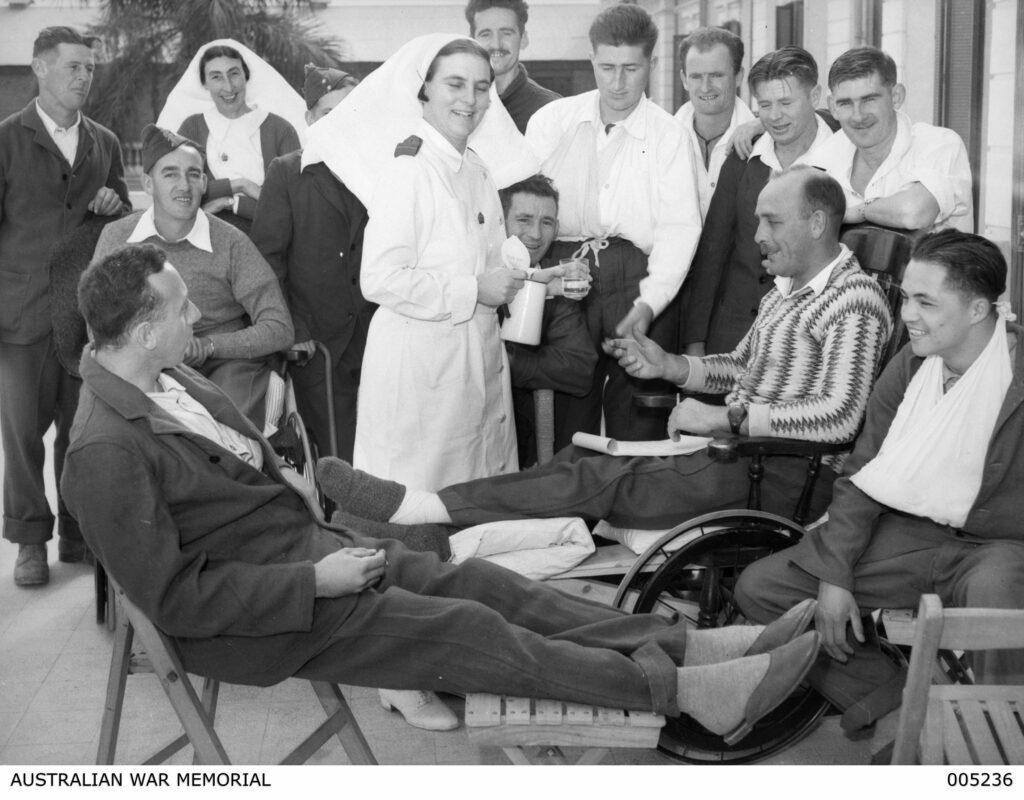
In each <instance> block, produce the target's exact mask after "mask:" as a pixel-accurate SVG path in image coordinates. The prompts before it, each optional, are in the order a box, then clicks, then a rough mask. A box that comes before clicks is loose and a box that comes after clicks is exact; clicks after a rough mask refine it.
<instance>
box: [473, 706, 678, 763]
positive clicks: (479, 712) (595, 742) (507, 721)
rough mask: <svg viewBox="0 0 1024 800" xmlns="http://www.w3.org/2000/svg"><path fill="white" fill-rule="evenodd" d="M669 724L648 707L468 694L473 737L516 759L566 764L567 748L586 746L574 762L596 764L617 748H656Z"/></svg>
mask: <svg viewBox="0 0 1024 800" xmlns="http://www.w3.org/2000/svg"><path fill="white" fill-rule="evenodd" d="M664 724H665V718H664V717H663V716H660V715H658V714H651V713H649V712H643V711H621V710H619V709H613V708H601V707H599V706H588V705H579V704H577V703H563V702H561V701H559V700H534V699H531V698H529V697H503V696H500V695H496V694H469V695H466V731H467V733H468V735H469V740H470V741H471V742H475V743H476V744H478V745H491V746H497V747H500V748H501V749H502V750H504V751H505V755H507V756H508V757H509V759H510V760H511V761H512V763H513V764H541V763H548V764H566V763H568V762H567V761H566V758H565V755H564V754H563V753H562V751H561V748H562V747H585V748H587V749H586V750H585V751H584V752H583V754H582V755H581V756H580V757H579V759H578V760H577V761H576V762H575V763H577V764H597V763H599V762H600V761H601V760H602V759H603V758H604V757H605V756H606V755H607V754H608V750H609V749H610V748H612V747H630V748H652V747H656V746H657V744H658V737H659V736H660V735H661V728H662V726H663V725H664ZM527 748H539V750H538V751H537V752H530V751H529V750H528V749H527Z"/></svg>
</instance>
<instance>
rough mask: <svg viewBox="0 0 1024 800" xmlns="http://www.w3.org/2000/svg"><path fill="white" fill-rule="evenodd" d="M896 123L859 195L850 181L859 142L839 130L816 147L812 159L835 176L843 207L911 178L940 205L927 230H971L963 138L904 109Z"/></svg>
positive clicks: (886, 191)
mask: <svg viewBox="0 0 1024 800" xmlns="http://www.w3.org/2000/svg"><path fill="white" fill-rule="evenodd" d="M896 124H897V128H896V138H895V140H894V141H893V143H892V149H891V150H890V151H889V155H888V156H886V158H885V161H883V162H882V164H881V165H880V166H879V167H878V169H877V170H875V174H874V175H872V176H871V180H870V181H868V185H867V186H866V187H864V193H863V194H860V193H859V192H857V191H856V190H855V189H854V188H853V186H852V184H851V183H850V177H851V174H852V172H853V158H854V156H855V155H856V154H857V146H856V145H855V144H854V143H853V142H852V141H850V138H849V137H848V136H847V135H846V134H845V133H844V132H843V131H842V130H839V131H836V133H835V134H834V135H833V136H832V138H831V139H830V140H829V141H828V142H826V143H825V144H824V145H822V147H821V148H820V149H818V151H817V152H816V153H815V156H814V159H813V161H812V163H813V164H814V166H816V167H821V168H822V169H824V170H826V171H827V172H828V173H829V175H831V176H832V177H833V178H835V179H836V180H837V181H839V185H840V186H842V187H843V191H844V192H845V193H846V204H847V206H859V205H861V204H862V203H864V202H865V201H867V200H877V199H878V198H880V197H889V196H890V195H893V194H895V193H896V192H898V191H899V190H900V189H902V188H904V187H905V186H908V185H909V184H911V183H920V184H921V185H922V186H924V188H925V189H927V190H928V191H929V192H930V193H931V195H932V197H934V198H935V201H936V202H937V203H938V204H939V213H938V216H937V217H936V218H935V222H934V223H932V225H931V226H929V228H928V230H930V231H940V230H943V229H945V228H956V229H957V230H960V231H963V232H964V233H971V232H973V230H974V201H973V199H972V196H971V188H972V183H971V164H970V161H969V160H968V158H967V149H966V148H965V147H964V143H963V140H961V138H960V137H959V136H958V135H957V134H956V133H955V132H954V131H951V130H949V128H940V127H938V126H936V125H929V124H927V123H925V122H911V121H910V117H908V116H907V115H906V114H905V113H903V112H902V111H899V112H897V122H896Z"/></svg>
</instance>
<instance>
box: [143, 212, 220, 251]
mask: <svg viewBox="0 0 1024 800" xmlns="http://www.w3.org/2000/svg"><path fill="white" fill-rule="evenodd" d="M153 214H154V212H153V206H150V207H149V208H147V209H146V210H145V211H143V212H142V216H141V217H139V221H138V222H137V223H136V224H135V230H133V231H132V232H131V235H130V236H129V237H128V239H127V240H126V241H127V243H128V244H135V243H137V242H144V241H146V239H148V238H149V237H151V236H156V237H157V238H158V239H161V240H163V241H165V242H166V241H168V240H167V239H164V237H163V236H161V235H160V233H159V232H158V231H157V229H156V219H155V218H154V216H153ZM178 241H186V242H188V243H189V244H191V245H192V246H193V247H197V248H199V249H200V250H205V251H206V252H207V253H212V252H213V244H212V243H211V242H210V220H209V219H208V218H207V216H206V213H205V212H204V211H201V210H200V212H199V213H198V214H196V221H195V222H194V223H193V224H192V229H191V230H190V231H189V232H188V233H186V234H185V237H184V239H179V240H178Z"/></svg>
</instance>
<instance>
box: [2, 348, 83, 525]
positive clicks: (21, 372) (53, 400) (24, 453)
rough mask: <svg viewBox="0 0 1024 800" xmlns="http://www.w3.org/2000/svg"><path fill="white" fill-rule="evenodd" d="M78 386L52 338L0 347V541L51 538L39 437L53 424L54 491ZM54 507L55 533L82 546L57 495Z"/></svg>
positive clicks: (48, 507)
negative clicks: (0, 517)
mask: <svg viewBox="0 0 1024 800" xmlns="http://www.w3.org/2000/svg"><path fill="white" fill-rule="evenodd" d="M81 385H82V382H81V381H80V380H78V378H75V377H72V376H71V375H70V374H69V373H68V372H67V370H65V369H64V368H63V367H62V366H61V365H60V362H59V361H58V360H57V353H56V350H55V349H54V346H53V337H52V336H47V337H46V338H45V339H42V340H40V341H38V342H34V343H32V344H27V345H18V344H2V343H0V434H2V437H3V448H4V495H3V496H4V538H5V539H7V540H9V541H11V542H15V543H17V544H43V543H44V542H46V541H48V540H49V539H50V538H52V536H53V513H52V511H51V510H50V505H49V503H48V502H47V501H46V488H45V484H44V481H43V469H44V464H45V460H46V452H45V448H44V447H43V436H44V435H45V434H46V431H47V430H48V429H49V427H50V425H51V424H55V425H56V428H57V436H56V439H55V440H54V447H53V472H54V477H55V478H56V481H57V486H58V487H59V486H60V476H61V472H62V471H63V469H64V454H65V452H67V448H68V434H69V432H70V430H71V422H72V420H73V419H74V417H75V409H76V407H77V406H78V390H79V388H80V387H81ZM57 506H58V508H57V514H58V524H57V532H58V534H59V535H60V536H61V537H63V538H65V539H68V540H73V541H81V540H82V534H81V532H80V531H79V530H78V525H77V523H76V522H75V521H74V519H72V517H71V515H70V514H69V513H68V510H67V508H66V507H65V505H64V500H63V499H62V498H61V497H60V493H59V490H58V496H57Z"/></svg>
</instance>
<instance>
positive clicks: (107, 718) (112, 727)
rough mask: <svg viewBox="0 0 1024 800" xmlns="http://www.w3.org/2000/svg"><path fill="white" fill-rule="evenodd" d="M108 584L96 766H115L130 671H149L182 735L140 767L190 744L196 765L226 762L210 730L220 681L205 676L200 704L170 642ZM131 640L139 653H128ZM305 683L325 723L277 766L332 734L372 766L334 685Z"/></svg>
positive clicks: (354, 758) (297, 760)
mask: <svg viewBox="0 0 1024 800" xmlns="http://www.w3.org/2000/svg"><path fill="white" fill-rule="evenodd" d="M108 580H109V590H110V591H111V592H112V593H113V595H114V598H115V602H116V604H117V606H118V611H117V615H116V619H117V631H116V635H115V638H114V652H113V655H112V657H111V659H110V677H109V679H108V681H107V699H106V706H105V708H104V711H103V721H102V723H101V726H100V744H99V750H98V752H97V754H96V763H97V764H113V763H114V752H115V750H116V748H117V735H118V730H119V728H120V725H121V711H122V707H123V705H124V693H125V687H126V684H127V681H128V676H129V675H130V674H133V673H140V672H153V673H155V674H156V676H157V678H158V679H159V680H160V685H161V686H162V687H163V689H164V692H165V693H166V695H167V699H168V700H169V701H170V703H171V706H172V707H173V708H174V712H175V713H176V714H177V715H178V719H179V720H180V721H181V724H182V727H183V728H184V733H183V734H182V735H181V736H179V737H178V738H176V739H175V740H174V741H172V742H171V743H170V744H168V745H166V746H165V747H162V748H160V750H158V751H157V752H156V753H154V754H153V755H152V756H150V757H149V758H148V759H146V760H145V761H144V762H143V763H145V764H161V763H163V762H164V761H166V760H167V759H168V758H170V756H172V755H173V754H174V753H176V752H178V751H179V750H181V749H182V748H183V747H185V746H186V745H189V744H191V745H192V748H193V751H194V761H195V763H200V764H230V763H231V761H230V759H229V758H228V754H227V752H226V751H225V750H224V746H223V745H222V744H221V741H220V737H219V736H218V735H217V731H216V730H215V729H214V716H215V714H216V710H217V694H218V692H219V689H220V682H219V681H217V680H214V679H213V678H204V679H203V689H202V699H201V700H200V698H199V696H198V695H197V694H196V691H195V689H194V688H193V687H192V682H191V681H190V680H189V677H188V675H187V674H186V672H185V668H184V666H183V665H182V663H181V657H180V656H179V654H178V648H177V646H176V645H175V644H174V642H173V641H172V640H171V639H170V638H169V637H168V636H166V635H165V634H163V633H161V632H160V631H159V630H158V629H157V628H156V626H155V625H153V623H152V622H150V620H149V619H148V618H147V617H146V615H145V614H143V613H142V611H141V610H139V608H138V607H137V606H136V605H134V604H133V603H132V602H131V600H129V599H128V598H127V597H126V596H125V593H124V590H123V589H122V588H121V587H120V586H118V585H117V583H116V582H115V581H114V580H113V579H112V578H109V579H108ZM136 636H138V639H139V643H140V644H141V645H142V648H143V651H144V652H142V653H141V654H140V653H133V652H132V644H133V643H134V641H135V637H136ZM310 684H312V686H313V690H314V691H315V692H316V695H317V698H318V699H319V700H320V704H321V705H322V706H323V707H324V711H325V712H326V713H327V720H326V721H325V722H324V723H323V724H322V725H320V727H318V728H317V729H316V730H315V731H313V733H312V734H310V735H309V736H308V737H307V738H306V739H305V740H304V741H303V742H302V743H301V744H300V745H299V746H298V747H296V748H295V749H294V750H293V751H292V752H291V753H290V754H289V755H288V756H286V757H285V759H284V760H283V761H282V762H281V763H282V764H303V763H305V762H306V761H307V760H308V759H309V757H310V756H312V755H313V754H314V753H315V752H316V751H317V750H319V749H320V748H321V747H322V746H323V745H324V744H326V743H327V741H328V740H329V739H330V738H331V737H332V736H337V737H338V741H340V742H341V746H342V747H343V748H344V749H345V752H346V753H347V754H348V757H349V760H350V761H351V762H352V763H353V764H376V763H377V759H376V758H374V756H373V752H372V751H371V750H370V746H369V744H367V742H366V739H365V737H364V736H363V732H362V731H361V730H360V729H359V723H358V722H356V718H355V716H354V715H353V714H352V710H351V709H350V708H349V706H348V703H347V702H346V700H345V698H344V696H343V695H342V693H341V690H340V689H339V688H338V686H337V685H336V684H333V683H326V682H324V681H310Z"/></svg>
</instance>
